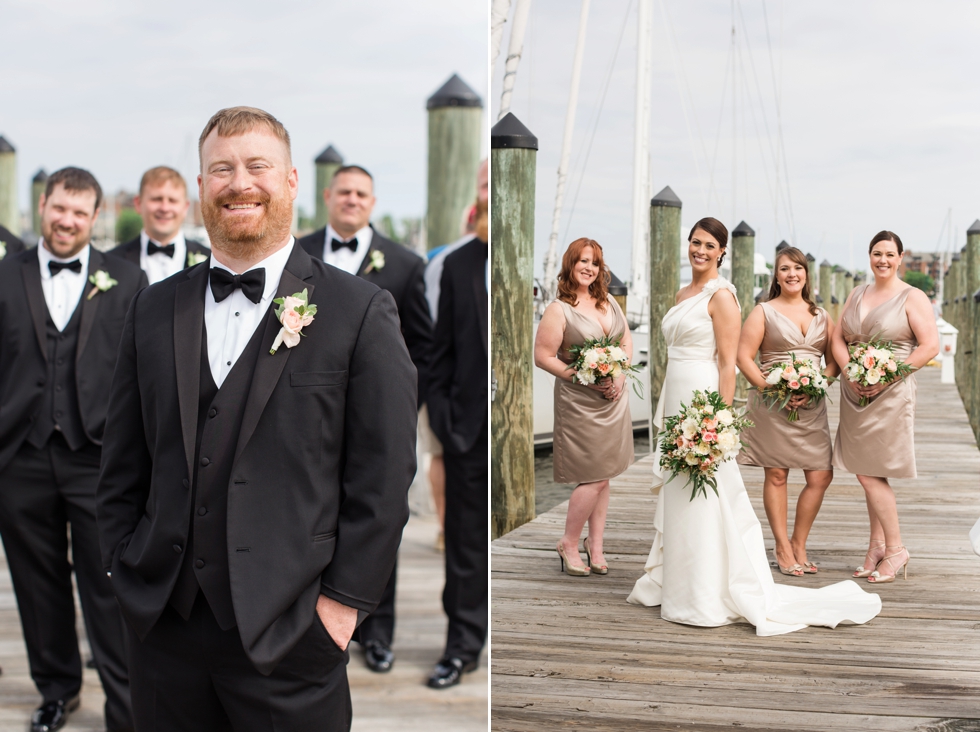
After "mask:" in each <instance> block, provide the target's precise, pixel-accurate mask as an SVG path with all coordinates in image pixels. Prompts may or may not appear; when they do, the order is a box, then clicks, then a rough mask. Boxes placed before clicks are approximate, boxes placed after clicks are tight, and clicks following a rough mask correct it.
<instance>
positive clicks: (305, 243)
mask: <svg viewBox="0 0 980 732" xmlns="http://www.w3.org/2000/svg"><path fill="white" fill-rule="evenodd" d="M371 228H372V231H374V233H373V235H372V237H371V248H370V249H369V250H368V253H367V255H366V256H365V257H364V260H363V261H362V262H361V265H360V267H358V269H357V275H358V277H361V278H362V279H365V280H367V281H368V282H371V283H373V284H375V285H377V286H378V287H380V288H381V289H382V290H387V291H388V292H390V293H391V295H392V297H394V298H395V304H396V305H398V317H399V319H400V320H401V328H402V335H403V336H404V338H405V345H406V346H408V352H409V354H410V355H411V357H412V363H414V364H415V368H416V370H417V371H418V373H419V395H418V405H419V406H421V405H422V403H423V402H425V399H426V394H425V389H426V384H427V383H428V378H429V358H430V352H431V347H432V317H431V316H430V314H429V304H428V302H427V301H426V299H425V279H424V275H425V260H424V259H422V257H420V256H418V255H417V254H415V253H414V252H412V251H409V250H408V249H406V248H405V247H403V246H402V245H401V244H398V243H397V242H393V241H391V239H386V238H385V237H383V236H381V234H379V233H378V232H377V231H376V230H374V227H371ZM326 232H327V229H326V227H324V228H322V229H317V230H316V231H314V232H313V233H312V234H308V235H307V236H304V237H303V238H302V239H300V240H299V245H300V246H301V247H303V249H305V250H306V252H307V254H309V255H310V256H311V257H315V258H316V259H323V245H324V241H325V238H326ZM374 250H377V251H380V252H381V253H382V254H384V258H385V265H384V267H382V268H381V269H380V270H376V269H374V268H373V267H372V268H371V271H370V272H366V271H365V270H367V269H368V265H370V263H371V252H372V251H374Z"/></svg>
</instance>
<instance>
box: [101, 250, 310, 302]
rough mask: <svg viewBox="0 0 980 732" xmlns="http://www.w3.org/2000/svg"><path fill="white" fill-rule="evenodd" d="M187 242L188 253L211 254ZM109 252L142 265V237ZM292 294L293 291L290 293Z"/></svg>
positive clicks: (185, 263) (185, 265)
mask: <svg viewBox="0 0 980 732" xmlns="http://www.w3.org/2000/svg"><path fill="white" fill-rule="evenodd" d="M184 241H185V242H186V243H187V254H188V255H190V254H203V255H204V256H205V257H210V256H211V250H210V249H208V248H207V247H206V246H204V245H203V244H201V243H200V242H197V241H194V240H193V239H185V240H184ZM109 254H111V255H113V256H114V257H122V258H123V259H126V260H128V261H130V262H132V263H133V264H135V265H136V266H137V267H139V266H140V238H139V237H136V238H135V239H133V240H132V241H127V242H126V243H125V244H120V245H119V246H118V247H116V248H115V249H110V250H109ZM187 267H188V264H187V259H186V258H185V259H184V269H187ZM290 294H292V293H290Z"/></svg>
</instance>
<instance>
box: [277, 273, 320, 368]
mask: <svg viewBox="0 0 980 732" xmlns="http://www.w3.org/2000/svg"><path fill="white" fill-rule="evenodd" d="M273 302H274V303H276V305H278V306H279V307H278V308H276V318H278V319H279V322H280V323H282V328H280V329H279V335H277V336H276V340H274V341H273V342H272V349H271V350H270V351H269V353H270V354H272V355H275V352H276V350H278V348H279V346H281V345H282V344H283V343H285V344H286V348H293V347H295V346H298V345H299V337H300V336H301V335H303V334H302V333H301V332H300V331H302V330H303V328H304V327H305V326H307V325H309V324H310V323H312V322H313V316H314V315H316V305H310V298H309V292H308V291H307V290H306V289H305V288H304V289H303V291H302V292H297V293H294V294H293V295H291V296H289V297H277V298H276V299H275V300H273Z"/></svg>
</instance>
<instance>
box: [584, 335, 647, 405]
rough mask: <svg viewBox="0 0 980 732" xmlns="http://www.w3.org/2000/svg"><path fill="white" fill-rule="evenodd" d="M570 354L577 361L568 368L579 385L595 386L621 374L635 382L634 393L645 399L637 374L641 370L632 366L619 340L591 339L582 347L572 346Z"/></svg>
mask: <svg viewBox="0 0 980 732" xmlns="http://www.w3.org/2000/svg"><path fill="white" fill-rule="evenodd" d="M568 352H569V353H570V354H571V355H572V357H573V358H574V359H575V360H574V361H573V362H572V363H571V364H569V366H568V368H570V369H572V370H573V371H574V372H575V374H574V377H573V378H574V380H575V381H576V382H578V383H579V384H586V385H588V384H595V383H596V382H597V381H600V380H602V379H606V378H609V379H615V378H617V377H619V375H620V374H626V375H627V376H628V377H629V378H630V379H631V380H632V381H633V391H635V392H636V395H637V396H638V397H640V398H641V399H642V398H643V394H641V393H640V390H639V388H638V387H639V386H640V380H639V379H638V378H637V377H636V372H637V371H639V370H640V369H639V368H638V367H636V366H633V365H631V364H630V360H629V356H627V355H626V351H624V350H623V349H622V348H620V347H619V341H618V340H612V339H610V338H609V337H608V336H603V337H602V338H590V339H589V340H587V341H586V342H585V343H583V344H581V345H576V346H571V347H569V349H568Z"/></svg>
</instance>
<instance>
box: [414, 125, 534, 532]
mask: <svg viewBox="0 0 980 732" xmlns="http://www.w3.org/2000/svg"><path fill="white" fill-rule="evenodd" d="M537 150H538V138H536V137H535V136H534V135H533V134H531V131H530V130H528V129H527V128H526V127H525V126H524V125H523V124H521V122H520V120H518V119H517V117H515V116H514V115H513V113H508V114H507V115H506V116H505V117H504V118H503V119H502V120H500V121H499V122H498V123H497V124H495V125H494V126H493V129H492V130H491V131H490V172H491V178H490V180H491V181H492V183H493V185H492V188H491V191H490V211H491V230H490V231H491V234H490V236H491V240H492V242H491V244H492V246H491V249H490V251H491V255H490V282H491V288H492V292H491V295H492V296H491V305H490V313H491V319H490V334H491V335H490V353H491V355H492V360H491V368H492V376H493V378H494V379H496V383H497V390H496V393H495V396H494V398H493V402H492V404H491V408H490V426H491V432H490V434H491V438H490V462H491V471H490V514H491V516H490V531H491V535H492V536H493V538H497V537H499V536H503V535H504V534H506V533H507V532H508V531H511V530H513V529H515V528H517V527H518V526H521V525H522V524H525V523H527V522H528V521H530V520H531V519H533V518H534V419H533V405H534V394H533V391H532V376H533V374H532V369H533V368H534V337H533V330H534V281H533V273H534V185H535V170H536V165H537ZM430 172H431V171H430ZM473 176H474V179H475V177H476V171H475V170H474V172H473ZM430 180H431V178H430ZM430 201H431V199H430ZM430 243H431V242H430ZM548 398H549V399H550V398H551V396H550V395H549V396H548Z"/></svg>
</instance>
